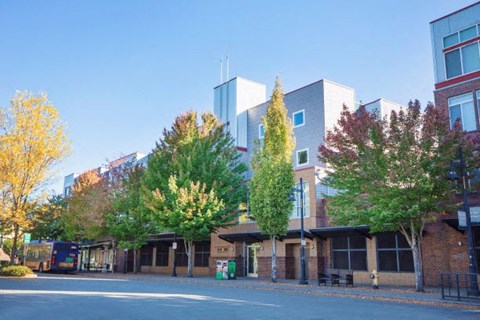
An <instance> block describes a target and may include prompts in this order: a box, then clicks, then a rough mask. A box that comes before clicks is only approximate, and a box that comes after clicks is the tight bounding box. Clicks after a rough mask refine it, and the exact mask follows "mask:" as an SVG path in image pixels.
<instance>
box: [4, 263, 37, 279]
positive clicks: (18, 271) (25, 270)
mask: <svg viewBox="0 0 480 320" xmlns="http://www.w3.org/2000/svg"><path fill="white" fill-rule="evenodd" d="M27 274H33V272H32V270H31V269H30V268H29V267H25V266H6V267H3V268H1V269H0V276H5V277H25V276H26V275H27Z"/></svg>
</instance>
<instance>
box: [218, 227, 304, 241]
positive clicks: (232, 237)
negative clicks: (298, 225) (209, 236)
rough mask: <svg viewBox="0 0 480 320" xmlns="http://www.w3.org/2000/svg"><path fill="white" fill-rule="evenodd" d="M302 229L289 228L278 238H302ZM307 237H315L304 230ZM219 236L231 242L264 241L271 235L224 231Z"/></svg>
mask: <svg viewBox="0 0 480 320" xmlns="http://www.w3.org/2000/svg"><path fill="white" fill-rule="evenodd" d="M300 233H301V230H300V229H298V230H288V231H287V235H285V236H283V237H280V238H279V239H278V240H280V241H282V240H285V239H300ZM304 236H305V238H308V239H313V234H312V233H310V232H308V231H306V230H305V231H304ZM218 237H219V238H220V239H222V240H225V241H227V242H230V243H234V242H243V241H245V242H262V241H264V240H269V239H270V237H268V236H266V235H263V234H262V233H261V232H242V233H223V234H219V235H218Z"/></svg>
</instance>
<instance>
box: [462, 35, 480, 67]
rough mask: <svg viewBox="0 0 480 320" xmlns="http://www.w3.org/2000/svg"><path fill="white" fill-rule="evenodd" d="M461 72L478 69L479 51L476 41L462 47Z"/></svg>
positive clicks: (479, 63)
mask: <svg viewBox="0 0 480 320" xmlns="http://www.w3.org/2000/svg"><path fill="white" fill-rule="evenodd" d="M462 65H463V73H470V72H473V71H476V70H479V69H480V51H479V49H478V42H474V43H472V44H469V45H467V46H465V47H463V48H462Z"/></svg>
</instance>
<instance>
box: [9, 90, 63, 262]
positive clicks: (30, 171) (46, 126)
mask: <svg viewBox="0 0 480 320" xmlns="http://www.w3.org/2000/svg"><path fill="white" fill-rule="evenodd" d="M69 152H70V147H69V142H68V140H67V136H66V134H65V132H64V125H63V122H62V121H61V119H60V117H59V115H58V111H57V109H55V107H54V106H53V104H52V103H51V102H50V101H49V100H48V97H47V95H46V94H44V93H42V94H39V95H34V94H32V93H29V92H17V93H16V95H15V97H14V98H13V99H12V101H11V105H10V108H7V109H2V110H0V191H1V192H0V196H1V197H2V199H1V202H2V216H1V217H0V219H1V220H2V224H4V225H5V224H6V225H7V226H8V228H9V229H10V230H11V231H12V232H13V248H12V254H11V258H12V262H13V259H14V257H15V252H14V250H15V248H16V246H17V241H18V237H19V235H20V232H21V231H22V230H24V229H28V228H29V227H30V224H31V220H30V219H29V217H28V209H29V208H31V207H32V206H34V205H35V204H36V203H38V202H41V199H42V198H43V194H42V192H41V191H42V190H41V188H42V187H43V186H44V185H45V183H46V182H47V180H48V179H49V178H50V174H51V169H52V167H53V166H54V165H55V164H57V163H58V162H60V161H61V160H62V159H63V158H64V157H65V156H67V155H68V154H69Z"/></svg>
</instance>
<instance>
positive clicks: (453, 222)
mask: <svg viewBox="0 0 480 320" xmlns="http://www.w3.org/2000/svg"><path fill="white" fill-rule="evenodd" d="M442 222H443V223H446V224H448V226H449V227H451V228H453V229H455V230H456V231H458V232H460V233H462V234H463V233H464V231H463V230H462V229H460V227H459V225H458V218H443V219H442Z"/></svg>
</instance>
